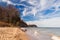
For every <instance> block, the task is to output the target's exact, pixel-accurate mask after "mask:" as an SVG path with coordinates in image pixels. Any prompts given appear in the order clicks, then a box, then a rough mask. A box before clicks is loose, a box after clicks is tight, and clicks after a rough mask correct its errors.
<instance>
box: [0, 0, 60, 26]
mask: <svg viewBox="0 0 60 40" xmlns="http://www.w3.org/2000/svg"><path fill="white" fill-rule="evenodd" d="M9 4H11V5H13V6H15V7H16V8H17V9H19V11H20V13H21V14H20V15H21V19H22V20H24V21H25V22H26V23H27V24H35V25H37V26H38V27H60V0H0V5H2V6H6V5H9Z"/></svg>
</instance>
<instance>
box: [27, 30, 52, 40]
mask: <svg viewBox="0 0 60 40" xmlns="http://www.w3.org/2000/svg"><path fill="white" fill-rule="evenodd" d="M26 33H27V35H28V36H29V37H30V40H52V39H51V36H50V35H49V34H48V33H43V32H40V33H36V34H35V31H29V30H27V32H26Z"/></svg>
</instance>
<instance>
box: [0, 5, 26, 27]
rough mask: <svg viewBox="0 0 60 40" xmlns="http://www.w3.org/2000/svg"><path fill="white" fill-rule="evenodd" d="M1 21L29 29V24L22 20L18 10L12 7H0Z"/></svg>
mask: <svg viewBox="0 0 60 40" xmlns="http://www.w3.org/2000/svg"><path fill="white" fill-rule="evenodd" d="M0 21H1V22H4V23H8V24H12V25H14V26H21V27H27V24H26V23H25V22H24V21H23V20H21V17H20V13H19V11H18V9H16V8H15V7H14V6H12V5H8V6H7V7H2V6H0Z"/></svg>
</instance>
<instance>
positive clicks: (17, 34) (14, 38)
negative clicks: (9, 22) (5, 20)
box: [0, 27, 29, 40]
mask: <svg viewBox="0 0 60 40" xmlns="http://www.w3.org/2000/svg"><path fill="white" fill-rule="evenodd" d="M0 40H29V38H28V36H27V35H26V34H25V32H23V31H21V29H20V28H17V27H0Z"/></svg>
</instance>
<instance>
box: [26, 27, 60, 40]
mask: <svg viewBox="0 0 60 40" xmlns="http://www.w3.org/2000/svg"><path fill="white" fill-rule="evenodd" d="M26 33H27V34H28V35H29V36H30V37H31V40H52V39H51V37H52V36H50V34H53V35H56V36H60V28H57V27H55V28H54V27H50V28H48V27H46V28H45V27H38V28H27V32H26Z"/></svg>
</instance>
